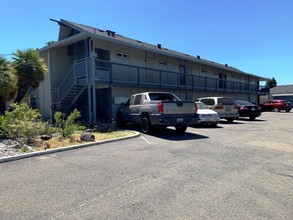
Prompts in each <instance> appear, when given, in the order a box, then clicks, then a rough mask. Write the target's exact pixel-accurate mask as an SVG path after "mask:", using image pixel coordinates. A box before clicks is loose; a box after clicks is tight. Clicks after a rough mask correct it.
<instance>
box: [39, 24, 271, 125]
mask: <svg viewBox="0 0 293 220" xmlns="http://www.w3.org/2000/svg"><path fill="white" fill-rule="evenodd" d="M51 20H52V19H51ZM52 21H54V22H56V23H57V24H58V25H59V26H60V29H59V39H58V41H57V42H50V43H48V45H47V46H46V47H44V48H42V49H41V50H40V52H41V55H42V57H43V58H44V59H45V61H46V63H47V66H48V73H47V75H46V78H45V80H44V81H43V82H42V83H41V84H40V86H39V88H38V89H37V90H36V91H35V92H34V96H33V97H34V103H36V107H37V108H38V109H39V110H40V112H41V113H42V115H43V116H44V117H47V118H52V115H53V114H54V111H57V110H58V111H63V112H70V111H72V110H73V109H74V108H77V109H78V110H79V111H81V115H82V117H83V119H84V120H85V121H89V122H97V121H100V120H108V119H111V118H115V115H116V112H117V109H118V107H119V105H120V103H121V102H125V101H126V100H127V98H128V97H129V96H130V95H131V94H133V93H138V92H144V91H169V92H172V93H174V94H175V95H177V96H178V97H180V98H181V99H183V100H195V99H197V98H199V97H203V96H229V97H232V98H235V99H236V98H237V99H245V100H249V101H252V102H255V103H258V102H259V96H260V95H264V93H265V90H263V89H262V87H261V86H260V81H266V80H267V79H266V78H264V77H261V76H257V75H252V74H248V73H245V72H243V71H240V70H238V69H236V68H233V67H231V66H229V65H227V64H224V65H223V64H219V63H216V62H213V61H209V60H206V59H202V58H201V57H200V56H191V55H187V54H184V53H180V52H176V51H173V50H170V49H167V48H164V47H163V46H162V45H161V44H157V45H151V44H148V43H145V42H142V41H139V40H134V39H130V38H127V37H124V36H122V35H120V34H117V33H115V32H114V31H110V30H100V29H97V28H93V27H89V26H86V25H81V24H76V23H73V22H70V21H66V20H60V21H56V20H52Z"/></svg>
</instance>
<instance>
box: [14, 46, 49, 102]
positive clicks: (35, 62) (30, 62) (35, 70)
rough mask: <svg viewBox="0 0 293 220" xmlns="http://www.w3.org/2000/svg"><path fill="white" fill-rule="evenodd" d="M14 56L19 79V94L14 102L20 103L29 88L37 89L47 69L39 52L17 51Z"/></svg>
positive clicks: (29, 50) (30, 50) (32, 50)
mask: <svg viewBox="0 0 293 220" xmlns="http://www.w3.org/2000/svg"><path fill="white" fill-rule="evenodd" d="M13 55H14V57H13V58H12V59H13V63H12V64H13V68H14V69H15V72H16V75H17V78H18V83H17V87H18V92H17V96H16V98H15V100H14V102H15V103H20V102H21V100H22V99H23V98H24V97H25V95H26V93H27V92H28V90H29V88H33V89H35V88H37V87H38V86H39V83H40V82H41V81H43V80H44V78H45V74H46V72H47V67H46V64H45V62H44V60H43V59H42V58H41V57H40V54H39V52H38V51H37V50H34V49H28V50H24V51H21V50H17V51H16V52H15V53H13Z"/></svg>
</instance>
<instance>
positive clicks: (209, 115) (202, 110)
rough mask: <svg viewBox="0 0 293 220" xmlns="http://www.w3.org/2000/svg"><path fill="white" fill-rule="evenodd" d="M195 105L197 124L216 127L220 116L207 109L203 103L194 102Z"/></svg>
mask: <svg viewBox="0 0 293 220" xmlns="http://www.w3.org/2000/svg"><path fill="white" fill-rule="evenodd" d="M195 104H196V105H197V112H196V113H197V114H198V124H204V125H211V126H217V124H218V123H219V122H220V120H221V119H220V116H219V114H218V113H217V112H216V111H213V110H211V109H209V107H208V106H207V105H206V104H205V103H203V102H195Z"/></svg>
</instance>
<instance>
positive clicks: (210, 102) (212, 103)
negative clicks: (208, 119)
mask: <svg viewBox="0 0 293 220" xmlns="http://www.w3.org/2000/svg"><path fill="white" fill-rule="evenodd" d="M200 101H201V102H203V103H205V104H206V105H214V104H215V100H214V99H201V100H200Z"/></svg>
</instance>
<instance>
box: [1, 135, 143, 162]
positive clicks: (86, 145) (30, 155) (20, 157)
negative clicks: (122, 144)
mask: <svg viewBox="0 0 293 220" xmlns="http://www.w3.org/2000/svg"><path fill="white" fill-rule="evenodd" d="M133 132H134V134H133V135H130V136H126V137H120V138H114V139H109V140H104V141H97V142H90V143H86V144H78V145H72V146H68V147H61V148H56V149H50V150H44V151H36V152H32V153H27V154H22V155H17V156H9V157H3V158H0V163H4V162H9V161H14V160H20V159H24V158H29V157H35V156H40V155H46V154H53V153H57V152H62V151H68V150H74V149H79V148H84V147H90V146H94V145H100V144H105V143H110V142H116V141H120V140H126V139H130V138H135V137H139V136H140V133H139V132H136V131H133Z"/></svg>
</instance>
